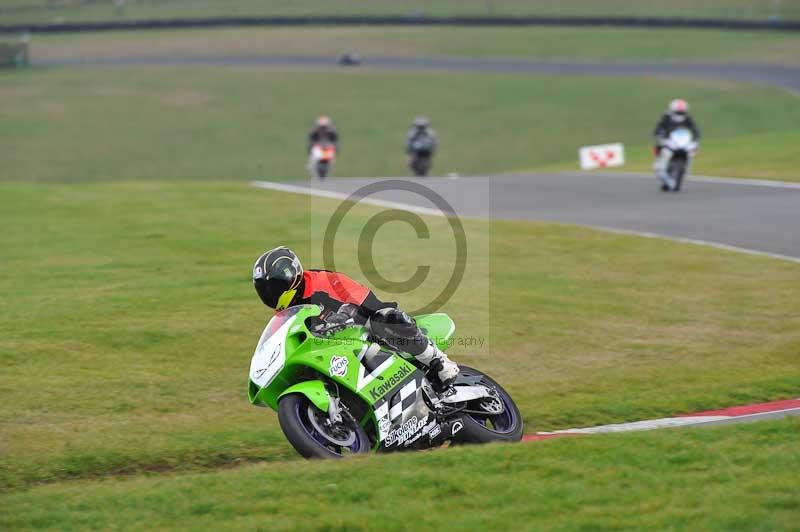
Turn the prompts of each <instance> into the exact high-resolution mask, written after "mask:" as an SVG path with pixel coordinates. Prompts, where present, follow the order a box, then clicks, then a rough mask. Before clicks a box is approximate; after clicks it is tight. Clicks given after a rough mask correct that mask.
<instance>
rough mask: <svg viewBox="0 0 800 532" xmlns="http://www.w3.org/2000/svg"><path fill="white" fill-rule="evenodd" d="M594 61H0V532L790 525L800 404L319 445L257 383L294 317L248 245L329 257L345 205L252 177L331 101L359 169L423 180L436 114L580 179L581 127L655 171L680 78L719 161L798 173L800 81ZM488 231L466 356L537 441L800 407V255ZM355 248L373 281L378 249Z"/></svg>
mask: <svg viewBox="0 0 800 532" xmlns="http://www.w3.org/2000/svg"><path fill="white" fill-rule="evenodd" d="M154 35H156V34H154ZM164 35H167V34H164ZM186 35H188V36H190V37H191V39H195V38H198V35H199V34H197V33H194V32H188V33H187V34H186ZM229 35H230V36H233V35H235V33H233V32H232V33H230V34H229ZM254 35H255V34H254ZM170 38H172V37H170ZM58 39H61V38H60V37H59V38H54V39H53V40H52V41H48V42H50V43H51V44H52V45H53V46H54V47H55V46H56V45H57V43H58V42H59V41H58ZM126 39H127V40H126ZM225 39H227V40H228V41H227V42H232V41H233V40H234V39H232V38H229V37H227V36H226V37H225ZM225 39H223V40H225ZM248 39H249V37H248ZM133 41H135V39H133V38H130V37H128V36H120V43H121V44H120V46H121V48H120V49H121V50H122V49H124V48H125V46H129V45H131V44H130V42H133ZM154 41H156V45H157V46H161V44H158V43H160V42H163V40H162V39H161V37H157V38H156V37H154ZM63 42H66V41H63ZM72 42H74V43H80V42H86V41H82V40H80V39H78V40H75V41H72ZM98 42H99V41H98ZM126 43H128V44H126ZM184 45H185V42H182V44H180V46H184ZM137 46H138V45H137ZM170 46H172V45H170ZM231 46H233V45H231ZM436 46H439V45H438V44H437V45H436ZM91 49H92V47H91V46H89V47H87V48H86V50H87V51H91ZM134 51H135V50H134ZM580 80H581V78H560V77H538V76H513V75H504V76H499V75H498V76H495V75H492V76H481V75H477V74H475V75H473V74H457V75H444V74H426V73H408V72H405V73H386V72H378V71H370V70H369V69H362V70H352V71H343V70H338V69H330V70H320V71H314V72H312V71H308V72H304V71H302V70H300V69H269V68H216V69H213V68H199V67H198V68H178V69H173V68H75V69H57V68H42V67H34V68H30V69H27V70H20V71H3V72H0V146H2V148H1V149H2V154H3V164H2V165H1V166H0V224H2V227H3V228H4V231H3V232H2V233H0V364H2V366H3V371H2V372H0V398H2V401H0V528H1V529H4V530H5V529H17V528H51V529H55V528H59V529H86V528H144V527H147V528H159V529H161V528H173V529H175V528H178V529H201V528H202V529H209V528H212V529H214V528H232V527H240V528H241V527H245V528H259V527H267V526H268V527H270V528H277V529H290V528H298V527H304V528H308V529H317V530H352V529H359V528H366V527H367V526H368V525H372V526H373V527H374V526H381V527H383V528H387V529H390V530H391V529H404V528H418V527H417V526H416V525H417V524H419V526H422V527H423V528H425V527H428V528H432V527H434V526H437V527H444V526H445V525H447V524H449V525H451V526H458V527H459V528H464V529H477V528H482V529H485V528H487V527H495V528H501V529H507V528H511V527H516V528H535V529H539V528H553V529H572V530H589V529H592V530H594V529H612V528H614V529H617V528H628V529H639V530H641V529H664V528H675V529H687V530H698V529H702V530H709V529H735V530H740V529H754V528H763V529H770V530H782V529H786V530H790V529H791V528H792V527H793V526H794V524H795V523H796V522H798V519H799V518H800V515H799V513H798V512H800V508H799V507H798V503H797V498H796V496H793V492H792V489H793V486H794V484H796V480H795V479H796V477H797V472H798V465H800V464H798V459H800V457H798V454H797V446H796V441H797V437H798V434H800V430H799V429H800V426H799V425H798V423H797V421H786V422H778V423H764V424H756V425H749V426H742V427H723V428H718V429H707V430H689V431H675V432H672V431H666V432H664V431H659V432H654V433H649V434H629V435H609V436H601V437H588V438H573V439H565V440H558V441H547V442H541V443H537V444H531V445H518V446H506V447H503V446H493V447H486V448H477V449H476V448H473V449H449V450H445V451H441V452H431V453H416V454H406V455H402V456H385V457H369V458H366V459H364V460H354V461H347V462H344V463H338V464H320V463H307V462H303V461H300V460H298V459H297V458H296V455H295V453H294V451H293V450H292V449H291V448H290V447H289V445H288V444H287V443H286V441H285V439H284V438H283V435H282V434H281V433H280V431H279V429H278V424H277V419H276V416H275V415H274V413H272V412H270V411H268V410H264V409H258V408H254V407H252V406H250V405H249V404H248V402H247V399H246V390H245V386H246V372H247V368H248V364H249V360H250V355H251V353H252V349H253V346H254V343H255V341H256V340H257V336H258V334H259V333H260V330H261V328H262V327H263V324H264V321H265V320H266V318H267V313H266V312H265V309H264V307H263V306H262V305H261V304H260V303H259V302H258V300H257V298H256V296H255V294H254V293H253V290H252V286H251V282H250V268H251V265H252V261H253V259H254V258H255V256H256V255H257V254H258V253H260V252H261V251H263V250H264V249H267V248H269V247H272V246H275V245H277V244H279V243H282V244H287V245H290V246H292V247H293V248H295V249H297V251H298V252H300V253H301V255H302V256H304V257H308V256H311V246H312V241H311V240H310V236H309V234H310V231H311V228H312V227H313V220H316V219H318V218H319V217H320V216H322V214H323V213H324V212H325V209H322V207H325V208H326V209H327V208H330V206H331V203H330V202H325V201H319V202H317V201H315V202H310V200H309V199H308V198H305V197H300V196H294V195H287V194H282V193H277V192H269V191H264V190H256V189H253V188H251V187H250V186H249V185H248V183H247V180H249V179H253V178H264V179H275V180H285V179H293V178H301V177H303V163H304V155H305V154H304V145H303V143H304V135H305V133H306V130H307V128H308V127H309V126H310V122H311V121H312V119H313V117H314V116H316V115H317V114H320V113H323V112H324V113H327V114H330V115H332V116H333V118H334V120H335V121H336V123H337V125H338V126H339V128H340V130H341V132H342V134H343V136H344V139H343V152H342V156H341V159H340V161H339V165H338V166H337V168H336V173H337V174H338V175H403V174H404V173H405V168H404V159H403V153H402V141H403V134H404V131H405V128H406V127H407V125H408V123H409V121H410V119H411V118H412V117H413V116H414V115H415V114H417V113H419V112H427V113H429V114H430V115H431V116H432V118H433V120H434V125H435V127H436V128H437V130H438V131H439V134H440V137H441V141H442V146H443V149H442V151H441V154H440V157H439V158H438V159H437V161H436V168H437V171H440V172H448V171H457V172H460V173H484V172H485V173H491V172H507V171H521V170H536V169H542V168H569V167H572V166H571V165H573V164H574V163H573V162H571V161H574V160H575V159H576V155H577V154H576V149H577V147H578V146H579V145H581V144H585V143H594V142H604V141H617V140H621V141H623V142H625V143H626V144H627V145H628V157H629V159H631V160H632V164H631V165H630V166H629V167H627V168H626V169H645V168H646V167H647V164H648V162H649V158H648V155H647V150H648V144H649V140H650V139H649V133H650V130H651V128H652V126H653V122H654V121H655V120H656V118H657V114H658V112H659V111H660V110H661V108H662V107H663V106H664V104H665V102H666V101H667V100H669V99H670V98H672V97H674V96H675V95H681V96H684V97H686V98H687V99H689V100H690V101H691V103H692V104H693V106H694V108H695V110H696V111H695V115H696V117H697V119H698V121H699V122H700V124H701V126H702V127H703V132H704V136H705V142H704V144H703V151H702V152H701V155H700V157H699V158H698V161H697V165H696V166H695V171H696V172H697V173H708V174H720V175H735V176H744V177H760V178H763V177H772V178H777V179H787V180H800V175H799V174H798V173H797V171H796V167H797V163H798V157H797V150H796V149H794V146H796V145H797V142H798V141H800V131H798V128H797V124H798V123H800V108H799V107H798V105H797V102H798V100H797V97H796V96H795V95H792V94H790V93H788V92H786V91H782V90H779V89H773V88H766V87H756V86H749V85H742V84H735V83H729V82H712V81H693V80H663V79H634V78H631V79H627V78H625V79H621V78H620V79H606V78H586V79H585V80H583V82H582V83H581V82H579V81H580ZM620 118H622V119H620ZM373 212H374V210H373V209H372V208H369V207H359V210H357V211H356V212H355V213H354V214H355V217H354V221H355V222H358V221H359V220H365V219H366V217H368V216H370V215H371V214H373ZM429 222H430V223H431V224H432V227H437V226H439V225H442V224H444V221H443V220H438V219H433V220H429ZM356 225H357V224H356ZM466 226H467V229H468V232H469V233H470V234H473V235H477V239H479V240H481V239H482V242H483V244H484V245H485V246H486V251H485V252H481V253H485V255H483V256H478V257H476V258H477V259H478V262H481V260H480V259H484V260H483V262H484V263H486V264H485V266H486V267H488V268H489V270H490V274H489V277H488V279H489V280H488V282H489V283H490V285H491V290H489V291H488V292H487V290H486V283H487V279H486V276H485V275H484V276H480V275H474V274H473V275H468V276H467V277H466V279H465V282H464V284H463V286H462V289H461V292H460V293H461V296H459V297H461V298H462V299H459V298H458V297H457V298H454V299H453V300H452V301H451V302H450V303H449V304H448V306H446V307H445V309H444V310H446V311H447V312H449V313H451V315H452V316H453V317H454V319H455V320H456V323H457V325H458V330H457V333H462V334H470V333H473V334H474V333H475V331H481V330H482V329H481V327H484V329H488V334H489V337H490V338H489V340H490V345H491V355H489V354H487V353H485V352H478V351H472V350H469V349H466V348H464V347H455V348H454V349H453V351H452V354H453V355H454V357H455V358H456V359H457V360H459V361H461V362H464V363H468V364H469V365H472V366H475V367H479V368H483V369H485V370H487V372H489V373H490V374H491V375H492V376H495V377H496V378H497V380H498V381H499V382H501V383H502V384H503V385H504V386H505V387H506V388H507V389H508V390H509V391H510V392H511V394H512V395H513V396H514V398H515V399H516V400H517V402H518V403H519V405H520V408H521V410H522V412H523V414H524V417H525V421H526V423H527V427H528V429H527V430H528V431H529V432H534V431H537V430H548V429H557V428H564V427H567V426H586V425H593V424H599V423H609V422H621V421H632V420H639V419H645V418H651V417H658V416H664V415H670V414H679V413H684V412H691V411H697V410H703V409H709V408H717V407H724V406H730V405H736V404H743V403H750V402H757V401H766V400H772V399H781V398H789V397H798V396H799V395H800V389H799V388H798V382H800V365H798V363H797V354H798V353H799V352H800V297H798V294H799V293H798V286H800V269H798V267H797V265H795V264H792V263H789V262H781V261H776V260H773V259H769V258H764V257H754V256H747V255H740V254H737V253H732V252H725V251H720V250H715V249H709V248H702V247H697V246H691V245H686V244H679V243H673V242H665V241H658V240H651V239H640V238H636V237H630V236H622V235H612V234H605V233H600V232H596V231H592V230H589V229H583V228H577V227H570V226H561V225H557V224H544V223H529V222H492V223H488V222H481V221H467V222H466ZM352 230H353V229H352V228H351V226H349V225H346V226H344V229H343V231H344V233H345V234H344V235H343V236H345V237H346V236H347V234H348V233H347V232H348V231H352ZM489 237H490V238H489ZM345 240H347V239H346V238H345ZM351 240H355V239H354V238H353V239H351ZM381 246H383V247H380V248H379V249H380V250H381V251H382V253H383V254H384V256H386V257H390V258H391V257H397V256H398V255H400V254H402V255H403V260H395V261H394V265H393V268H394V270H391V271H390V272H389V273H394V274H396V275H397V276H398V278H402V277H403V275H402V274H403V273H407V270H406V269H405V268H407V267H408V266H409V265H414V264H417V263H418V262H419V261H420V260H421V258H422V257H424V256H426V253H428V251H426V249H424V248H423V247H421V246H419V244H418V241H417V239H416V237H415V236H413V235H406V234H404V233H398V234H395V235H394V236H393V238H392V239H386V240H385V241H384V242H383V243H382V244H381ZM479 249H480V247H479ZM307 266H314V265H313V264H312V265H308V264H307ZM338 266H339V268H340V269H342V270H344V271H347V272H351V273H352V274H353V275H354V276H355V277H357V278H360V279H362V280H363V278H362V277H361V274H360V268H358V266H357V257H356V256H355V255H353V256H351V257H349V258H347V259H344V260H342V261H341V262H340V263H339V264H338ZM675 272H679V273H680V275H678V276H676V275H675ZM434 275H441V274H440V273H436V272H434ZM390 277H391V276H390ZM464 294H466V296H467V297H469V300H470V301H469V304H466V303H464V300H463V298H464V297H465V295H464ZM425 295H426V294H421V293H412V294H409V295H408V296H406V297H403V298H402V301H401V302H402V304H403V306H406V307H413V306H415V305H417V304H419V303H421V302H422V301H423V298H424V297H425ZM476 308H479V309H480V310H482V311H483V312H482V313H481V312H476V310H475V309H476ZM487 311H488V312H489V314H490V316H491V320H490V322H489V324H488V325H486V324H485V323H480V318H481V316H484V315H485V313H486V312H487ZM723 368H724V369H723ZM252 462H262V463H260V464H258V465H251V463H252ZM392 475H397V477H396V479H395V480H387V478H392V477H391V476H392ZM394 497H402V501H403V503H404V506H398V505H397V499H395V498H394ZM398 507H402V508H403V513H402V516H401V515H400V514H398V513H397V508H398ZM487 508H491V509H492V511H487ZM377 514H380V515H383V516H386V517H385V518H383V519H382V520H381V521H380V522H377V521H374V519H375V515H377ZM406 516H414V521H407V520H406ZM400 517H402V518H403V521H400V520H399V518H400ZM412 523H413V524H414V526H413V527H412V526H411V525H412Z"/></svg>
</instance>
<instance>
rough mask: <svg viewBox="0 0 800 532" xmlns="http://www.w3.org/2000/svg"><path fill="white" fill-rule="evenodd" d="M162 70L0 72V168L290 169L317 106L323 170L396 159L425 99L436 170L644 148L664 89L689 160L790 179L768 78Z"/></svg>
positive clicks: (505, 167) (210, 175)
mask: <svg viewBox="0 0 800 532" xmlns="http://www.w3.org/2000/svg"><path fill="white" fill-rule="evenodd" d="M167 72H168V71H167V70H164V69H159V68H141V69H140V68H112V69H88V68H87V69H84V68H78V69H39V68H35V69H32V70H29V71H26V72H2V73H0V80H2V86H1V87H0V117H2V120H0V139H1V140H2V142H3V146H4V164H3V167H2V169H0V181H48V182H52V181H68V182H74V181H107V180H138V179H157V180H158V179H188V178H192V179H216V180H218V179H238V180H241V179H253V178H268V179H276V180H287V179H297V178H302V177H304V168H303V167H304V164H305V157H306V155H305V135H306V133H307V130H308V128H309V127H310V124H311V122H312V121H313V118H314V117H315V116H317V115H319V114H328V115H330V116H332V117H333V119H334V121H335V123H336V124H337V125H338V127H339V130H340V132H341V134H342V153H341V157H340V158H339V160H338V162H337V167H336V168H335V170H334V173H335V174H336V175H349V176H364V175H366V176H385V175H405V174H406V172H407V169H406V168H405V155H404V153H403V140H404V134H405V130H406V128H407V127H408V125H409V123H410V121H411V119H412V118H413V117H414V116H415V115H416V114H419V113H428V114H430V116H431V118H432V120H433V125H434V127H435V128H436V129H437V131H438V133H439V135H440V140H441V149H440V153H439V154H437V157H436V160H435V163H434V172H435V173H439V174H444V173H447V172H458V173H461V174H483V173H494V172H502V171H516V170H523V169H535V168H543V167H548V166H550V165H554V164H560V163H562V162H563V161H569V160H573V161H576V162H577V148H578V147H579V146H581V145H587V144H597V143H605V142H615V141H621V142H624V143H625V144H626V145H627V146H629V148H630V152H631V154H633V155H635V154H636V152H637V149H638V152H639V153H640V154H641V155H640V156H639V157H640V159H638V161H643V160H644V159H646V158H647V157H649V155H648V148H647V143H649V142H650V133H651V131H652V128H653V126H654V123H655V122H656V120H657V118H658V117H659V115H660V113H661V111H662V109H663V107H664V105H665V103H666V102H667V101H669V100H670V99H671V98H673V97H675V96H678V95H680V96H682V97H684V98H686V99H688V100H689V101H690V102H691V104H692V106H693V109H694V115H695V117H696V119H697V121H698V123H699V124H700V126H701V128H702V129H703V133H704V139H705V140H704V149H703V152H702V153H701V156H700V157H699V158H698V163H697V166H696V167H695V171H696V172H702V173H709V174H719V175H725V174H726V173H730V172H732V173H734V174H735V175H741V176H744V177H756V178H760V177H765V172H768V175H769V176H770V177H774V178H779V179H787V180H798V179H800V174H798V172H797V166H798V164H797V163H798V157H797V150H794V149H791V148H792V146H793V145H794V144H796V143H797V142H798V141H800V131H799V130H798V129H797V124H798V123H800V106H798V105H797V97H796V96H794V95H792V94H789V93H787V92H784V91H781V90H779V89H775V88H768V87H756V86H749V85H742V84H737V83H731V82H722V81H709V80H683V79H655V78H653V79H636V78H581V77H545V76H514V75H503V76H500V75H492V76H489V75H479V74H436V73H429V74H422V73H391V72H382V71H380V72H379V71H369V70H358V71H341V70H321V71H317V72H300V71H296V70H279V69H256V68H180V69H178V70H177V72H178V74H176V75H175V74H173V72H174V71H173V70H170V71H169V75H167ZM637 146H638V147H639V148H636V147H637ZM743 152H746V153H747V156H748V158H747V159H746V161H743V160H742V159H741V157H740V154H741V153H743ZM636 160H637V159H636V157H634V162H636ZM642 164H644V163H643V162H642Z"/></svg>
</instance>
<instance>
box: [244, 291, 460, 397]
mask: <svg viewBox="0 0 800 532" xmlns="http://www.w3.org/2000/svg"><path fill="white" fill-rule="evenodd" d="M293 311H294V312H295V313H296V315H295V316H294V321H293V322H292V324H291V326H290V327H289V329H288V331H287V333H286V340H285V343H286V345H285V352H286V360H285V363H284V366H283V368H282V369H281V370H280V371H279V372H278V374H277V375H276V376H275V377H274V379H273V380H272V381H271V382H270V383H269V384H268V385H267V386H266V387H264V388H259V387H258V385H256V384H255V383H254V382H253V381H252V380H251V381H250V383H249V389H248V397H249V399H250V401H251V402H252V403H253V404H257V405H261V406H264V405H266V406H269V407H270V408H272V409H275V410H277V407H278V401H279V400H280V398H281V397H283V396H284V395H287V394H289V393H302V394H303V395H305V396H306V397H308V398H309V400H310V401H311V402H312V403H314V405H316V406H317V407H318V408H320V410H323V411H327V409H328V404H329V398H330V396H329V394H328V392H327V390H325V386H324V384H323V383H322V381H319V380H310V381H308V380H307V381H303V382H299V383H298V380H299V379H300V374H301V372H302V371H303V370H304V369H305V368H310V369H313V370H314V371H316V372H317V373H319V374H321V375H324V376H326V377H328V378H330V379H331V380H332V381H334V382H336V383H337V384H340V385H342V386H344V387H345V388H347V389H349V390H351V391H353V392H355V393H356V395H358V396H359V397H360V398H361V399H363V400H364V402H365V403H366V404H368V405H374V404H375V403H376V402H377V401H379V400H380V399H381V398H382V397H383V396H384V395H386V393H387V391H388V389H390V387H388V386H385V385H386V384H391V383H393V382H394V380H397V379H400V378H404V377H405V376H407V375H410V374H411V373H412V372H414V371H416V367H415V366H414V365H412V364H411V363H410V362H408V361H406V360H405V359H403V358H402V357H401V356H397V355H395V356H394V358H393V362H392V363H391V365H390V366H388V367H387V368H385V369H384V370H383V371H382V372H381V374H380V378H374V377H372V376H371V375H369V374H368V373H367V372H366V370H364V371H363V372H361V371H360V368H361V367H362V366H361V363H360V362H359V360H358V354H359V353H360V351H361V349H362V347H363V346H364V344H365V341H364V340H363V339H362V338H363V337H364V336H365V333H366V329H365V328H364V327H360V326H356V327H348V328H346V329H344V330H342V331H340V332H338V333H337V334H335V335H332V336H328V337H318V336H314V335H312V334H311V332H310V331H309V330H308V328H307V327H306V325H305V321H306V320H307V319H308V318H313V317H314V316H318V315H319V313H320V309H319V307H317V306H315V305H304V306H302V307H301V308H299V309H297V308H295V309H293ZM417 324H418V325H419V326H420V327H421V328H422V329H423V330H424V331H425V332H426V334H427V335H428V336H429V337H430V338H431V339H432V340H433V341H435V342H436V343H437V345H439V347H440V348H443V349H444V348H446V346H447V344H448V340H449V339H450V338H451V337H452V335H453V331H454V330H455V326H454V324H453V320H451V319H450V317H449V316H447V315H446V314H442V313H437V314H428V315H424V316H419V317H418V318H417ZM334 357H341V358H343V359H345V360H346V362H343V361H342V360H341V358H340V359H337V361H338V364H334V363H333V358H334ZM360 374H361V377H362V378H361V382H360V383H359V375H360ZM359 384H360V385H361V388H360V389H359Z"/></svg>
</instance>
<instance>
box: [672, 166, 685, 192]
mask: <svg viewBox="0 0 800 532" xmlns="http://www.w3.org/2000/svg"><path fill="white" fill-rule="evenodd" d="M685 174H686V167H685V166H681V167H680V168H678V175H677V176H676V177H675V192H678V191H679V190H680V189H681V185H682V184H683V176H684V175H685Z"/></svg>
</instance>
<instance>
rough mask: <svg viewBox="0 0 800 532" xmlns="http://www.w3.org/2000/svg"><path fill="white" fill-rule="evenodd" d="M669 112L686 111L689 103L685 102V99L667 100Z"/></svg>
mask: <svg viewBox="0 0 800 532" xmlns="http://www.w3.org/2000/svg"><path fill="white" fill-rule="evenodd" d="M669 112H670V113H688V112H689V104H688V103H686V100H681V99H679V98H678V99H675V100H672V101H671V102H669Z"/></svg>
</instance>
